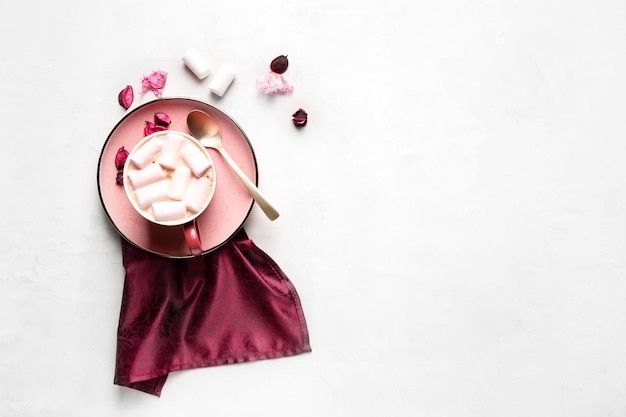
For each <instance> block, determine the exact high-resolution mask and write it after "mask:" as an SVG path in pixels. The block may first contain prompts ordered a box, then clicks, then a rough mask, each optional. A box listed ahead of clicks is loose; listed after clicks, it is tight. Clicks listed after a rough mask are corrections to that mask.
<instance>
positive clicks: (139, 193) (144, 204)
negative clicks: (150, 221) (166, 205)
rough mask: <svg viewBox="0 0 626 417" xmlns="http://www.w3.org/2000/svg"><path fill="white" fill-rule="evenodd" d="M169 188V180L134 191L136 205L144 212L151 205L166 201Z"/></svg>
mask: <svg viewBox="0 0 626 417" xmlns="http://www.w3.org/2000/svg"><path fill="white" fill-rule="evenodd" d="M169 188H170V180H162V181H159V182H155V183H152V184H150V185H146V186H145V187H142V188H139V189H138V190H135V200H136V201H137V205H138V206H139V208H141V209H142V210H145V209H147V208H148V207H150V206H151V205H152V203H155V202H157V201H163V200H167V193H168V191H169Z"/></svg>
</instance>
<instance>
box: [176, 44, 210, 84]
mask: <svg viewBox="0 0 626 417" xmlns="http://www.w3.org/2000/svg"><path fill="white" fill-rule="evenodd" d="M183 62H184V63H185V65H187V67H188V68H189V69H190V70H191V72H193V73H194V74H195V75H196V77H198V78H200V79H201V80H203V79H205V78H206V77H208V76H209V74H210V73H211V66H210V65H209V63H208V62H206V61H205V60H204V58H202V55H200V54H199V53H198V51H196V50H195V49H193V48H191V49H189V50H188V51H187V52H186V53H185V55H183Z"/></svg>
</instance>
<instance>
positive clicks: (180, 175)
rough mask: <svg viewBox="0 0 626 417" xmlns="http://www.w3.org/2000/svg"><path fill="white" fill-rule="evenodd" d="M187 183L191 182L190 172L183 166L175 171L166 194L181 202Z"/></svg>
mask: <svg viewBox="0 0 626 417" xmlns="http://www.w3.org/2000/svg"><path fill="white" fill-rule="evenodd" d="M189 181H191V170H190V169H189V168H187V167H186V166H184V165H180V166H178V167H177V168H176V171H174V173H173V174H172V183H171V184H170V190H169V193H168V194H167V195H168V197H169V198H171V199H173V200H182V199H183V198H185V193H186V192H187V187H188V186H189Z"/></svg>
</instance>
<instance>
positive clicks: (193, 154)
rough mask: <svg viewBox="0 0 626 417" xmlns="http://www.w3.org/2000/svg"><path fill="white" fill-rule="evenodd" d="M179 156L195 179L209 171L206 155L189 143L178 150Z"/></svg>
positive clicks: (209, 164)
mask: <svg viewBox="0 0 626 417" xmlns="http://www.w3.org/2000/svg"><path fill="white" fill-rule="evenodd" d="M180 155H181V156H182V157H183V160H184V161H185V163H186V164H187V166H188V167H189V169H191V172H193V175H195V176H196V177H201V176H202V175H203V174H204V173H205V172H206V170H207V169H209V166H211V163H210V162H209V159H208V158H207V157H206V155H205V154H204V153H202V151H201V150H200V149H198V147H197V146H195V145H193V144H191V143H188V144H186V145H183V147H182V149H181V150H180Z"/></svg>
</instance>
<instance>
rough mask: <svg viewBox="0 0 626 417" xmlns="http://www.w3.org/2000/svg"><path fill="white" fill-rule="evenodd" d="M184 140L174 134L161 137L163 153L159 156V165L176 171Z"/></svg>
mask: <svg viewBox="0 0 626 417" xmlns="http://www.w3.org/2000/svg"><path fill="white" fill-rule="evenodd" d="M184 141H185V138H184V137H182V136H181V135H177V134H175V133H168V134H167V135H165V136H164V137H163V151H162V152H161V155H160V156H159V164H160V165H161V166H162V167H163V168H165V169H176V166H177V165H178V158H179V157H180V153H179V152H180V147H181V146H183V142H184Z"/></svg>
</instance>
